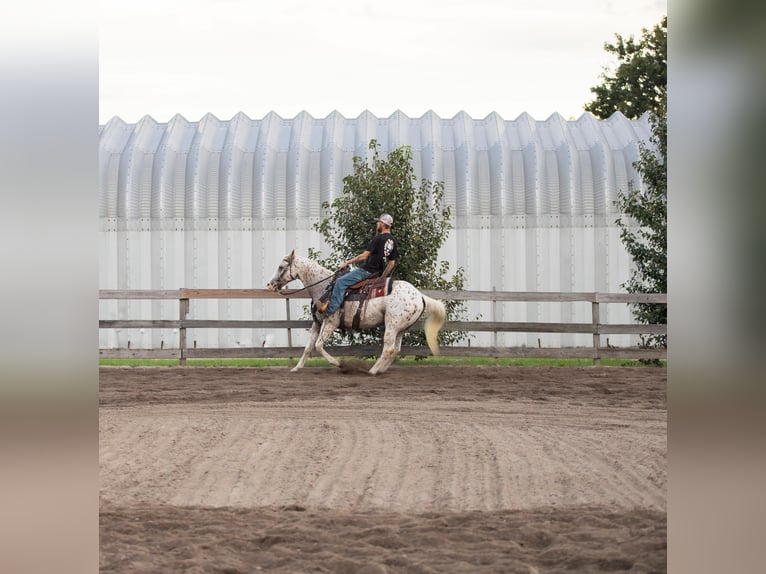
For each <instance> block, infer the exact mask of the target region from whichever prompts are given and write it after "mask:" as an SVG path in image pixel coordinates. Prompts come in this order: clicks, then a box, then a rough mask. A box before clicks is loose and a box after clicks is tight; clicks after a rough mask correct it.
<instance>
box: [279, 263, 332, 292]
mask: <svg viewBox="0 0 766 574" xmlns="http://www.w3.org/2000/svg"><path fill="white" fill-rule="evenodd" d="M290 265H291V266H292V263H290ZM339 272H340V269H338V271H336V272H335V273H333V274H332V275H330V276H329V277H325V278H324V279H320V280H319V281H315V282H314V283H311V284H310V285H305V286H303V287H301V288H300V289H290V290H289V291H288V290H286V289H280V290H279V291H277V293H279V294H280V295H284V296H285V297H287V296H288V295H295V294H296V293H300V292H301V291H306V290H307V289H310V288H311V287H313V286H314V285H319V284H320V283H324V282H325V281H329V280H330V279H333V278H335V276H337V275H338V273H339Z"/></svg>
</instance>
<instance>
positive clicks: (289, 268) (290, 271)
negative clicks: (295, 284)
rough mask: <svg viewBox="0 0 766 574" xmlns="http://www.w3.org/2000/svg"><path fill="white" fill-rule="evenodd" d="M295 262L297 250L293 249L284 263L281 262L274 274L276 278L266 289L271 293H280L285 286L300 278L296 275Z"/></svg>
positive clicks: (273, 278) (283, 260)
mask: <svg viewBox="0 0 766 574" xmlns="http://www.w3.org/2000/svg"><path fill="white" fill-rule="evenodd" d="M294 260H295V249H293V250H292V251H291V252H290V254H289V255H285V257H284V258H283V259H282V261H280V263H279V267H277V271H276V273H274V276H273V277H272V278H271V280H270V281H269V282H268V283H267V284H266V289H268V290H269V291H279V290H280V289H282V288H283V287H284V286H285V285H287V284H288V283H290V281H293V280H295V279H297V278H298V275H296V269H295V265H293V262H294Z"/></svg>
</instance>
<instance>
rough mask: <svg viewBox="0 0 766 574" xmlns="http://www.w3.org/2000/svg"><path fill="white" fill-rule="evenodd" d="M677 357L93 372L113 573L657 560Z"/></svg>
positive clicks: (104, 533) (105, 547)
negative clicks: (669, 367)
mask: <svg viewBox="0 0 766 574" xmlns="http://www.w3.org/2000/svg"><path fill="white" fill-rule="evenodd" d="M666 375H667V372H666V370H665V369H659V368H618V367H582V368H561V367H555V368H554V367H552V368H545V367H453V366H450V367H434V366H397V365H395V366H394V367H392V368H391V369H390V370H389V371H388V372H387V373H385V374H383V375H379V376H378V377H371V376H369V375H367V374H365V373H361V372H358V371H355V370H354V369H353V368H349V369H347V370H346V371H341V370H338V369H335V368H310V369H304V370H303V371H301V372H300V373H297V374H295V373H290V372H289V370H288V369H287V368H211V367H197V368H194V367H186V368H163V367H152V368H131V367H102V368H101V370H100V393H99V400H100V424H99V427H100V433H99V440H100V476H101V491H100V500H101V513H100V546H101V558H100V563H101V571H102V572H221V573H223V572H226V573H232V574H233V573H240V572H243V573H244V572H259V571H268V572H349V573H350V572H368V573H370V572H564V571H566V572H572V571H579V572H624V571H629V572H664V571H666V559H667V547H666V481H667V441H666V430H667V410H666V400H665V396H666Z"/></svg>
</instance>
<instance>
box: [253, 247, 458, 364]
mask: <svg viewBox="0 0 766 574" xmlns="http://www.w3.org/2000/svg"><path fill="white" fill-rule="evenodd" d="M332 276H333V272H332V271H330V270H328V269H325V268H324V267H322V266H321V265H319V264H318V263H317V262H315V261H312V260H311V259H307V258H305V257H301V256H299V255H296V254H295V250H294V249H293V251H292V252H291V253H290V254H289V255H287V256H285V258H284V259H282V261H281V263H280V264H279V267H278V268H277V271H276V273H274V276H273V277H272V278H271V281H269V283H268V284H267V285H266V289H268V290H269V291H279V290H281V289H282V288H283V287H284V286H285V285H287V284H288V283H290V282H291V281H293V280H295V279H299V280H300V281H301V283H303V285H304V289H306V290H307V291H308V292H309V295H310V296H311V299H312V300H313V301H314V304H315V305H318V304H319V298H320V297H321V296H322V294H323V293H324V292H325V289H326V287H327V285H328V283H329V282H330V281H331V279H332ZM360 304H361V303H360V302H359V301H346V302H344V303H343V306H342V307H341V308H340V309H339V310H338V312H337V313H333V314H332V315H331V316H330V317H327V318H325V319H324V320H322V321H321V322H320V320H319V319H317V316H316V314H314V323H313V324H312V325H311V332H310V336H309V342H308V344H307V345H306V348H305V349H304V350H303V355H302V356H301V359H300V361H298V364H297V365H296V366H295V367H294V368H293V369H292V371H293V372H295V371H297V370H298V369H300V368H302V367H303V365H304V364H305V363H306V359H308V358H309V356H311V351H312V350H313V349H314V348H316V350H317V351H319V352H320V353H321V354H322V356H323V357H324V358H325V359H327V360H328V361H329V362H330V363H332V364H333V365H335V366H336V367H339V366H340V363H339V362H338V360H337V359H336V358H335V357H333V356H332V355H330V354H329V353H328V352H327V351H326V350H325V348H324V344H325V342H326V341H327V340H329V338H330V337H331V336H332V334H333V332H334V331H335V329H337V328H338V327H339V326H340V325H341V321H342V322H343V327H344V328H346V329H351V328H352V321H353V319H354V314H355V313H356V311H357V308H358V307H359V305H360ZM424 313H425V314H427V319H426V323H425V334H426V341H427V342H428V347H429V348H430V349H431V353H433V354H434V355H438V354H439V343H438V341H437V338H436V337H437V335H438V333H439V330H440V329H441V328H442V325H444V320H445V318H446V315H447V314H446V310H445V308H444V303H442V302H441V301H437V300H436V299H432V298H431V297H428V296H426V295H423V294H422V293H421V292H420V291H418V290H417V289H416V288H415V287H414V286H413V285H412V284H410V283H407V281H394V282H393V288H392V290H391V293H390V294H389V295H386V296H383V297H377V298H374V299H370V300H368V301H367V302H366V305H365V308H364V309H363V313H362V317H361V320H360V322H359V328H360V329H372V328H375V327H379V326H381V325H385V327H386V330H385V333H384V335H383V352H382V353H381V355H380V357H379V358H378V360H377V362H376V363H375V364H374V365H373V366H372V368H371V369H370V370H369V373H370V374H371V375H376V374H378V373H383V372H385V371H386V370H387V369H388V368H389V367H390V366H391V364H392V363H393V362H394V360H395V359H396V356H397V355H398V354H399V352H400V351H401V348H402V335H403V334H404V331H405V330H407V329H408V328H409V327H410V326H412V325H413V324H414V323H415V322H416V321H417V320H418V319H419V318H420V316H421V315H423V314H424ZM320 317H321V316H320Z"/></svg>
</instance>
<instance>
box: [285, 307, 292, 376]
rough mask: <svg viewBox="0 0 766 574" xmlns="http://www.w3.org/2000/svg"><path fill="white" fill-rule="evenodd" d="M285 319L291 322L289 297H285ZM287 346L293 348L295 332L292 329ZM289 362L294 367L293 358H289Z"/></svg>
mask: <svg viewBox="0 0 766 574" xmlns="http://www.w3.org/2000/svg"><path fill="white" fill-rule="evenodd" d="M285 317H286V318H287V320H288V321H289V320H290V299H288V298H287V297H285ZM287 346H288V347H292V346H293V330H292V329H291V328H290V327H288V328H287ZM287 360H288V361H290V366H291V367H292V365H293V358H292V357H288V359H287Z"/></svg>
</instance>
